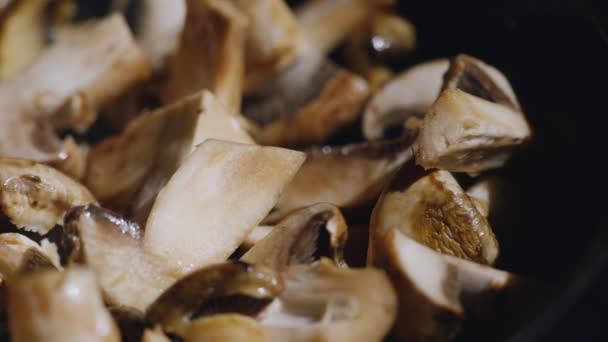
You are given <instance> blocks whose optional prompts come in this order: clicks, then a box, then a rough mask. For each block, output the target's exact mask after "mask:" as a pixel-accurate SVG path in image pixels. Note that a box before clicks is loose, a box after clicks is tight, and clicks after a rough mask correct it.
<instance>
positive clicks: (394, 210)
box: [368, 163, 498, 265]
mask: <svg viewBox="0 0 608 342" xmlns="http://www.w3.org/2000/svg"><path fill="white" fill-rule="evenodd" d="M392 228H397V229H399V230H400V231H401V232H402V233H404V234H405V235H407V236H408V237H410V238H412V239H414V240H416V241H419V242H420V243H422V244H424V245H427V246H429V247H430V248H432V249H434V250H436V251H438V252H441V253H445V254H449V255H454V256H457V257H459V258H464V259H467V260H472V261H475V262H479V263H482V264H492V263H494V260H495V259H496V257H497V256H498V242H497V241H496V238H495V237H494V233H493V232H492V229H491V227H490V225H489V224H488V222H487V221H486V219H485V218H484V217H483V216H482V215H481V214H480V213H479V211H478V210H477V208H476V207H475V205H474V203H473V202H471V200H470V199H469V197H468V196H467V195H466V193H465V192H464V190H462V188H461V187H460V185H459V184H458V182H457V181H456V180H455V179H454V177H453V176H452V175H451V174H450V173H449V172H447V171H440V170H434V171H424V170H423V169H422V168H420V167H418V166H416V165H414V163H408V164H406V165H405V166H404V167H403V168H402V169H401V170H399V172H397V174H395V176H394V178H393V180H392V182H391V184H390V185H389V186H388V187H387V188H386V190H385V191H384V193H383V194H382V196H381V197H380V199H379V200H378V202H377V203H376V206H375V208H374V211H373V213H372V218H371V224H370V244H369V250H368V264H370V265H372V264H373V265H376V264H377V263H378V262H381V260H382V253H383V249H382V248H381V247H380V244H382V242H383V239H384V235H385V234H386V233H387V232H388V231H389V230H390V229H392Z"/></svg>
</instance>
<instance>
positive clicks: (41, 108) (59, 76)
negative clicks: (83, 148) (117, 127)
mask: <svg viewBox="0 0 608 342" xmlns="http://www.w3.org/2000/svg"><path fill="white" fill-rule="evenodd" d="M148 73H149V68H148V65H147V63H146V62H145V59H144V57H143V55H142V54H141V53H140V51H139V49H138V48H137V46H136V45H135V43H134V41H133V39H132V37H131V34H130V32H129V29H128V27H127V25H126V23H125V22H124V19H123V18H122V17H121V16H119V15H114V16H111V17H109V18H107V19H104V20H102V21H100V22H99V23H95V24H85V26H82V27H80V28H79V34H74V35H70V37H69V38H65V39H63V40H62V41H60V42H58V43H57V44H55V45H53V46H51V47H50V48H48V49H47V50H45V51H44V52H42V53H41V55H40V56H39V57H38V58H37V59H36V61H35V62H33V64H32V65H31V66H30V67H28V68H27V69H25V70H24V71H23V72H22V73H20V74H19V75H16V76H15V77H14V78H12V79H11V80H10V81H8V82H5V83H2V84H1V85H0V111H1V112H2V113H3V115H2V122H1V123H0V136H2V143H0V155H2V156H5V157H19V158H27V159H32V160H36V161H40V162H55V163H59V162H60V161H63V160H66V159H69V158H70V157H71V158H77V157H78V155H75V154H72V155H68V153H67V152H74V151H70V149H68V147H67V146H65V145H66V144H65V142H64V143H62V142H60V141H59V139H58V138H57V136H56V135H55V134H54V132H53V130H52V128H53V126H54V127H55V128H64V127H66V126H68V127H74V128H76V129H81V130H83V129H86V128H87V127H88V126H89V125H90V124H91V123H92V122H93V120H94V118H95V115H96V111H97V109H99V108H100V107H101V106H103V105H104V104H105V103H107V102H108V101H109V100H111V99H112V98H114V97H116V96H117V95H119V94H121V93H122V92H123V91H124V90H126V89H128V88H129V87H130V86H132V85H133V84H134V83H135V82H137V81H139V80H142V79H144V78H146V77H147V76H148ZM72 150H73V149H72ZM80 157H82V156H80ZM59 164H60V163H59Z"/></svg>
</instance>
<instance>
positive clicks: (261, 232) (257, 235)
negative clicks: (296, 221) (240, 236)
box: [241, 225, 274, 251]
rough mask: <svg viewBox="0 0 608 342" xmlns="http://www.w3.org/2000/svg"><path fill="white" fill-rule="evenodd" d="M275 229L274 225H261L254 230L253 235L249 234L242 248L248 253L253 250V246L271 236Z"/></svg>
mask: <svg viewBox="0 0 608 342" xmlns="http://www.w3.org/2000/svg"><path fill="white" fill-rule="evenodd" d="M273 229H274V226H272V225H259V226H257V227H255V228H253V230H252V231H251V233H249V235H247V238H246V239H245V241H243V243H242V244H241V248H243V249H244V250H246V251H247V250H249V249H251V247H253V245H255V244H256V243H258V242H260V241H262V240H263V239H264V238H265V237H266V236H268V234H270V233H271V232H272V230H273Z"/></svg>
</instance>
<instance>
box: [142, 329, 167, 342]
mask: <svg viewBox="0 0 608 342" xmlns="http://www.w3.org/2000/svg"><path fill="white" fill-rule="evenodd" d="M141 342H171V340H170V339H169V338H168V337H167V335H165V333H164V332H163V330H162V329H160V327H156V328H155V329H146V330H145V331H144V334H143V336H142V337H141Z"/></svg>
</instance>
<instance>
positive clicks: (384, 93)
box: [362, 59, 449, 140]
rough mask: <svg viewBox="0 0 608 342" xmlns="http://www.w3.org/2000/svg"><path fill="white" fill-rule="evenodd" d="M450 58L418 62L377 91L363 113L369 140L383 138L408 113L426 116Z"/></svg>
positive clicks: (435, 97)
mask: <svg viewBox="0 0 608 342" xmlns="http://www.w3.org/2000/svg"><path fill="white" fill-rule="evenodd" d="M448 68H449V61H448V60H447V59H437V60H432V61H429V62H425V63H421V64H418V65H415V66H413V67H411V68H409V69H407V70H406V71H404V72H402V73H401V74H399V75H397V76H396V77H395V78H394V79H392V80H391V81H390V82H388V83H387V84H386V85H385V86H384V87H382V89H381V90H380V91H379V92H378V93H377V94H375V95H374V96H373V97H372V98H371V100H370V101H369V103H368V104H367V107H366V108H365V112H364V113H363V123H362V126H363V127H362V130H363V134H364V135H365V137H366V138H367V139H368V140H377V139H381V138H383V137H384V136H386V134H387V133H388V131H390V130H391V129H394V128H396V127H401V126H402V125H403V122H405V121H406V120H407V119H408V118H409V117H419V118H421V117H423V116H424V114H425V113H426V112H427V111H428V109H429V108H430V107H431V105H432V104H433V102H434V101H435V100H436V99H437V97H438V96H439V93H440V91H441V86H442V83H443V78H442V76H443V74H445V72H446V71H447V70H448Z"/></svg>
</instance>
